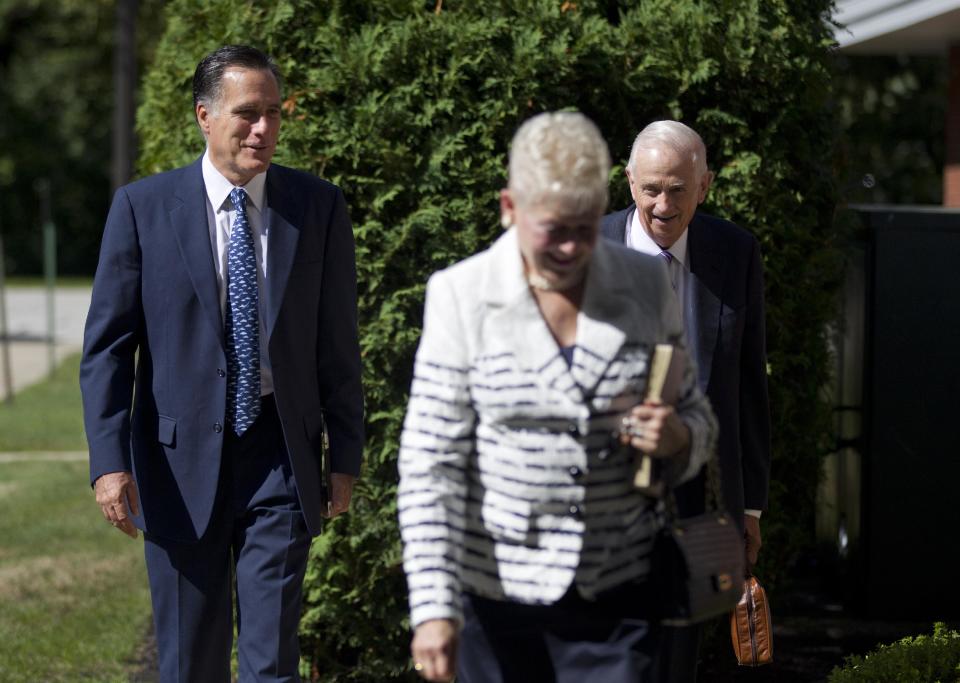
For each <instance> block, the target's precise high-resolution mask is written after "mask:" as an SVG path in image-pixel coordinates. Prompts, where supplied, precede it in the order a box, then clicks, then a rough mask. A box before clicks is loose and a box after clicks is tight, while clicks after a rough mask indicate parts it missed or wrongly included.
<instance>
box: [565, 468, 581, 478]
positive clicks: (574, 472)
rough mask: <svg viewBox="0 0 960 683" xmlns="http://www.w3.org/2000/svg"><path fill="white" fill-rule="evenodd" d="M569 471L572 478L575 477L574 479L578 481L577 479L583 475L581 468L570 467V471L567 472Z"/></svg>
mask: <svg viewBox="0 0 960 683" xmlns="http://www.w3.org/2000/svg"><path fill="white" fill-rule="evenodd" d="M567 471H568V472H570V476H571V477H573V478H574V479H576V478H577V477H579V476H580V475H581V474H583V470H581V469H580V468H579V467H577V466H576V465H573V466H572V467H570V469H569V470H567Z"/></svg>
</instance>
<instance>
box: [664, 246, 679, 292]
mask: <svg viewBox="0 0 960 683" xmlns="http://www.w3.org/2000/svg"><path fill="white" fill-rule="evenodd" d="M660 258H662V259H663V262H664V263H666V264H667V275H669V276H670V286H671V287H673V291H677V282H676V278H674V272H673V254H671V253H670V252H669V251H667V250H666V249H663V250H662V251H661V252H660Z"/></svg>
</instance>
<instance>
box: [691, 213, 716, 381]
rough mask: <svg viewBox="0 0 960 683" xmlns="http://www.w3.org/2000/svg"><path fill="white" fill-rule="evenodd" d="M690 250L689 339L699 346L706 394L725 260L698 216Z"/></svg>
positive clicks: (701, 374) (693, 226) (697, 356)
mask: <svg viewBox="0 0 960 683" xmlns="http://www.w3.org/2000/svg"><path fill="white" fill-rule="evenodd" d="M688 230H689V235H688V238H687V239H688V242H687V251H688V254H689V257H690V278H689V280H688V283H689V285H690V286H689V288H688V292H687V302H686V303H687V306H688V312H689V313H690V314H691V315H689V317H688V318H687V320H688V325H689V326H690V330H689V336H690V338H691V339H692V340H694V344H695V345H696V349H695V351H696V360H697V366H698V367H699V373H698V374H699V378H700V386H701V388H702V389H703V390H704V391H705V390H706V387H707V385H708V384H709V383H710V371H711V369H712V364H713V355H714V351H715V350H716V348H717V338H718V335H719V332H720V313H721V308H722V307H721V301H722V297H723V275H724V268H725V264H724V258H723V251H722V249H721V248H720V245H717V244H716V241H715V240H714V238H713V235H711V233H710V231H709V229H708V228H706V227H705V226H704V225H703V224H702V223H701V222H700V220H699V218H698V217H696V216H695V217H694V219H693V220H692V221H691V222H690V227H689V228H688Z"/></svg>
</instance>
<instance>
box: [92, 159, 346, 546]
mask: <svg viewBox="0 0 960 683" xmlns="http://www.w3.org/2000/svg"><path fill="white" fill-rule="evenodd" d="M206 201H207V199H206V190H205V188H204V183H203V176H202V173H201V169H200V161H199V160H198V161H197V162H195V163H193V164H191V165H190V166H187V167H184V168H179V169H176V170H173V171H169V172H167V173H161V174H159V175H155V176H151V177H149V178H145V179H143V180H140V181H138V182H135V183H132V184H130V185H127V186H125V187H122V188H120V190H118V191H117V193H116V195H115V197H114V200H113V205H112V207H111V209H110V213H109V216H108V217H107V223H106V227H105V229H104V234H103V242H102V245H101V251H100V263H99V266H98V267H97V274H96V278H95V280H94V285H93V298H92V301H91V304H90V312H89V314H88V317H87V322H86V329H85V333H84V344H83V359H82V362H81V367H80V385H81V389H82V393H83V407H84V424H85V427H86V432H87V440H88V442H89V446H90V479H91V482H93V481H95V480H96V479H97V478H98V477H100V476H101V475H103V474H106V473H109V472H118V471H132V472H133V473H134V476H135V478H136V481H137V486H138V489H139V494H140V502H141V514H140V515H139V516H138V517H136V518H135V522H136V524H137V526H138V527H140V528H141V529H144V530H145V531H147V532H149V533H151V534H155V535H157V536H160V537H164V538H170V539H174V540H182V541H191V540H196V539H199V538H200V537H201V536H202V535H203V533H204V530H205V529H206V528H207V524H208V522H209V520H210V515H211V510H212V507H213V502H214V499H215V498H216V491H217V486H218V481H219V473H220V458H221V451H222V447H223V438H224V432H225V430H226V429H229V427H228V426H227V423H226V420H225V406H226V384H227V381H226V367H227V361H226V351H225V347H224V333H223V322H222V320H221V317H222V316H221V312H220V304H219V294H218V290H217V280H216V273H215V269H214V257H213V250H212V248H211V245H210V233H209V227H208V224H207V210H206ZM263 225H264V227H265V229H266V231H267V235H268V237H267V239H268V249H267V282H266V287H265V289H266V291H265V292H261V296H266V311H267V320H266V329H267V339H266V340H265V341H264V340H261V342H260V343H261V344H263V343H266V344H267V349H268V352H269V357H270V363H271V367H272V371H273V382H274V396H275V400H276V404H277V411H278V413H279V416H280V421H281V424H282V426H283V435H284V437H285V440H286V444H287V449H288V451H289V454H290V462H291V466H292V468H293V473H294V477H295V479H296V485H297V491H298V492H299V496H300V502H301V506H302V509H303V514H304V518H305V520H306V523H307V527H308V528H309V529H310V531H311V532H312V533H314V534H316V533H319V531H320V527H321V510H320V508H321V505H320V484H321V477H322V469H321V462H320V457H319V455H320V449H321V443H322V427H321V425H322V424H323V422H324V419H325V421H326V425H327V430H328V435H329V442H330V454H329V456H330V457H331V469H332V471H333V472H341V473H346V474H351V475H357V474H359V471H360V458H361V452H362V449H363V398H362V394H361V386H360V355H359V345H358V337H357V314H356V303H357V294H356V268H355V262H354V242H353V232H352V229H351V225H350V219H349V218H348V216H347V210H346V203H345V201H344V198H343V194H342V193H341V192H340V190H339V189H338V188H337V187H335V186H334V185H331V184H330V183H327V182H325V181H323V180H320V179H319V178H316V177H314V176H312V175H309V174H307V173H302V172H299V171H295V170H292V169H289V168H284V167H282V166H278V165H276V164H272V165H271V166H270V167H269V169H268V170H267V178H266V209H265V211H264V214H263Z"/></svg>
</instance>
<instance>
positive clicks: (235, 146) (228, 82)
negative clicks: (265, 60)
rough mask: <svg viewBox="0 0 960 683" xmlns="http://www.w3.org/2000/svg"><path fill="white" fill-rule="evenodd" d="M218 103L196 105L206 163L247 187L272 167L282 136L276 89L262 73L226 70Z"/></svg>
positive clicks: (239, 184)
mask: <svg viewBox="0 0 960 683" xmlns="http://www.w3.org/2000/svg"><path fill="white" fill-rule="evenodd" d="M222 85H223V88H222V93H221V96H220V101H219V102H216V103H215V104H214V105H213V106H211V107H210V108H208V107H206V106H205V105H204V104H202V103H201V104H198V105H197V122H198V123H199V124H200V129H201V130H202V131H203V134H204V135H205V136H206V138H207V148H208V149H209V150H210V160H211V161H212V162H213V165H214V167H216V169H217V170H218V171H220V173H222V174H223V177H225V178H226V179H227V180H229V181H230V182H231V183H233V184H234V185H237V186H242V185H246V184H247V182H248V181H249V180H250V179H251V178H253V176H255V175H257V174H258V173H263V172H264V171H266V170H267V167H268V166H270V159H272V158H273V152H274V150H275V149H276V147H277V135H278V133H279V132H280V89H279V88H278V87H277V81H276V79H275V78H274V77H273V74H272V73H271V72H270V71H268V70H266V69H243V68H239V67H236V68H234V67H231V68H228V69H227V70H226V71H225V72H224V73H223V81H222Z"/></svg>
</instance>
